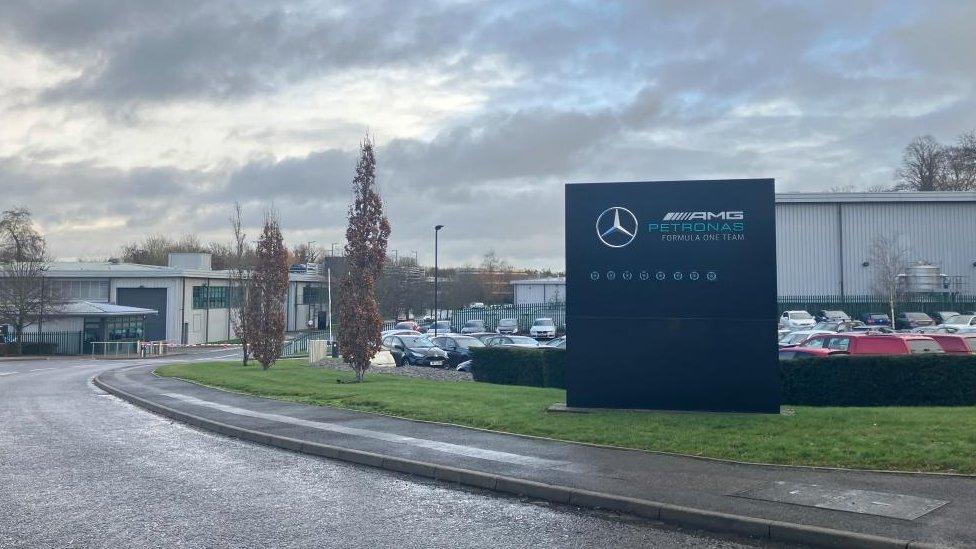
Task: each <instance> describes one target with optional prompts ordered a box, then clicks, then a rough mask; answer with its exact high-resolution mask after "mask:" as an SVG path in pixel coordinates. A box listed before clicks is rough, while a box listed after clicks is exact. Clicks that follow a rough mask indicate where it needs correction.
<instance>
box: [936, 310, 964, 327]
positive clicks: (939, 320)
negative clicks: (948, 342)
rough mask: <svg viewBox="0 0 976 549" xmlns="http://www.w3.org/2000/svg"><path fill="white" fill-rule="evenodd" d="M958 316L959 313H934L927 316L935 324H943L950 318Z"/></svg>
mask: <svg viewBox="0 0 976 549" xmlns="http://www.w3.org/2000/svg"><path fill="white" fill-rule="evenodd" d="M958 314H959V313H958V312H957V311H936V312H934V313H932V314H930V315H929V316H930V317H932V320H934V321H935V323H936V324H945V323H946V322H948V321H949V319H950V318H952V317H954V316H956V315H958Z"/></svg>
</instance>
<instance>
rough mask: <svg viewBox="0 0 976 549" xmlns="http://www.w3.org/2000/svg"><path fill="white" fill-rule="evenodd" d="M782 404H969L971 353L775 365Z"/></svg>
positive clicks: (973, 390) (974, 388)
mask: <svg viewBox="0 0 976 549" xmlns="http://www.w3.org/2000/svg"><path fill="white" fill-rule="evenodd" d="M780 375H781V379H782V385H781V386H782V401H783V402H785V403H789V404H797V405H809V406H973V405H976V355H963V356H960V355H944V354H938V355H900V356H849V355H841V356H832V357H830V358H822V359H808V360H793V361H789V360H784V361H781V362H780Z"/></svg>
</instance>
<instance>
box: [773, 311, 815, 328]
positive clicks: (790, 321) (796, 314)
mask: <svg viewBox="0 0 976 549" xmlns="http://www.w3.org/2000/svg"><path fill="white" fill-rule="evenodd" d="M816 323H817V320H816V319H815V318H813V315H811V314H810V313H808V312H806V311H784V312H783V314H782V315H780V317H779V326H780V328H786V329H789V330H808V329H810V328H813V326H814V324H816Z"/></svg>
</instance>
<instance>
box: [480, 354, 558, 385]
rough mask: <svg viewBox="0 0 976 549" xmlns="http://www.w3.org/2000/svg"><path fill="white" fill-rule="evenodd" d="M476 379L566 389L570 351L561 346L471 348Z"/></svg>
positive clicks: (486, 381)
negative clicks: (567, 360) (546, 347)
mask: <svg viewBox="0 0 976 549" xmlns="http://www.w3.org/2000/svg"><path fill="white" fill-rule="evenodd" d="M471 358H472V362H471V374H472V375H473V376H474V379H475V381H483V382H485V383H499V384H502V385H528V386H530V387H559V388H565V386H566V383H565V376H564V372H565V371H566V366H565V365H566V352H565V351H563V350H561V349H523V348H519V347H476V348H473V349H471Z"/></svg>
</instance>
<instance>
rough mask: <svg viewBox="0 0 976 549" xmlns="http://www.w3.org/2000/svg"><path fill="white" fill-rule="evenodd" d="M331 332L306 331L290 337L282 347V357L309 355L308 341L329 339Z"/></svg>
mask: <svg viewBox="0 0 976 549" xmlns="http://www.w3.org/2000/svg"><path fill="white" fill-rule="evenodd" d="M328 337H329V332H311V333H308V332H305V333H303V334H301V335H299V336H297V337H295V338H293V339H289V340H288V341H286V342H285V344H284V345H283V346H282V347H281V358H294V357H299V356H308V342H309V341H311V340H318V339H328Z"/></svg>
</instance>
